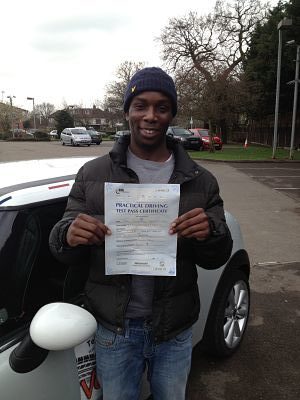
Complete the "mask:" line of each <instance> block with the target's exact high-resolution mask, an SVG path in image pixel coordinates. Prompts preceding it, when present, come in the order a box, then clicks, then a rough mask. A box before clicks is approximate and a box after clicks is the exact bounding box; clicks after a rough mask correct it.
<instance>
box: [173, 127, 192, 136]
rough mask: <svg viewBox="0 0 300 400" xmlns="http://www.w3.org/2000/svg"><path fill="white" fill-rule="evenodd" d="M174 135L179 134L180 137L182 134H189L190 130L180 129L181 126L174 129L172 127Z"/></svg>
mask: <svg viewBox="0 0 300 400" xmlns="http://www.w3.org/2000/svg"><path fill="white" fill-rule="evenodd" d="M174 135H175V136H181V137H184V136H191V132H190V131H188V130H186V129H183V128H182V129H181V128H178V129H177V128H176V129H174Z"/></svg>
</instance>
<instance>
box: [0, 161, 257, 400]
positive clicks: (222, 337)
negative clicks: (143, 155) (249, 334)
mask: <svg viewBox="0 0 300 400" xmlns="http://www.w3.org/2000/svg"><path fill="white" fill-rule="evenodd" d="M89 159H91V157H88V158H79V157H74V158H60V159H48V160H32V161H18V162H11V163H0V176H1V177H2V178H1V187H0V276H1V279H0V393H1V399H3V400H16V399H22V400H41V399H43V400H87V399H92V400H99V399H101V398H102V392H101V385H100V383H99V382H98V381H97V378H96V373H95V351H94V332H95V329H96V321H95V319H94V317H93V316H92V315H91V314H90V313H89V312H88V311H86V310H85V309H84V308H83V283H84V282H85V280H86V277H87V276H86V275H87V268H80V267H77V266H69V267H68V266H66V265H63V264H60V263H59V262H58V261H57V260H56V259H55V258H53V256H52V255H51V253H50V251H49V248H48V237H49V232H50V230H51V228H52V227H53V225H54V224H55V223H56V222H57V221H58V220H59V219H60V218H61V216H62V214H63V212H64V209H65V206H66V201H67V196H68V194H69V192H70V189H71V187H72V184H73V182H74V177H75V174H76V172H77V171H78V169H79V168H80V167H81V165H83V164H84V163H85V162H86V161H88V160H89ZM226 219H227V223H228V226H229V228H230V230H231V234H232V237H233V250H232V254H231V257H230V259H229V260H228V261H227V263H226V264H225V265H223V266H222V267H220V268H217V269H215V270H205V269H203V268H200V267H199V268H198V276H199V277H198V286H199V292H200V301H201V313H200V316H199V320H198V321H197V323H196V324H195V325H194V328H193V340H194V345H198V344H202V345H204V346H203V348H204V349H205V350H206V351H209V352H211V353H213V354H216V355H219V356H230V355H232V354H233V353H234V352H235V351H236V350H237V348H238V347H239V345H240V344H241V341H242V339H243V337H244V334H245V331H246V326H247V321H248V317H249V307H250V290H249V273H250V265H249V258H248V255H247V251H246V250H245V248H244V244H243V239H242V235H241V231H240V227H239V224H238V222H237V221H236V219H235V218H234V217H233V216H232V215H231V214H229V213H227V212H226ZM216 251H217V249H216ZM149 394H150V392H149V387H148V385H147V381H146V379H144V382H143V386H142V392H141V399H143V400H144V399H146V398H148V396H149Z"/></svg>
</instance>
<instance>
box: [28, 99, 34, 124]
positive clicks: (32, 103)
mask: <svg viewBox="0 0 300 400" xmlns="http://www.w3.org/2000/svg"><path fill="white" fill-rule="evenodd" d="M27 100H32V112H33V128H34V129H36V122H35V108H34V97H27Z"/></svg>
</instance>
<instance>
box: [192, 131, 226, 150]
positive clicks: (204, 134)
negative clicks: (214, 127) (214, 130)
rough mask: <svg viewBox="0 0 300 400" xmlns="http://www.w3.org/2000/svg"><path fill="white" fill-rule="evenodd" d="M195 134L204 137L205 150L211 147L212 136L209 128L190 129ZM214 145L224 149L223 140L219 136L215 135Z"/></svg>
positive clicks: (218, 148) (217, 148) (216, 147)
mask: <svg viewBox="0 0 300 400" xmlns="http://www.w3.org/2000/svg"><path fill="white" fill-rule="evenodd" d="M189 130H190V131H191V132H193V134H194V135H195V136H199V137H201V139H202V143H203V147H202V149H203V150H208V149H209V147H210V137H209V130H208V129H204V128H193V129H189ZM213 142H214V147H215V149H216V150H222V147H223V142H222V139H221V138H220V137H219V136H216V135H214V136H213Z"/></svg>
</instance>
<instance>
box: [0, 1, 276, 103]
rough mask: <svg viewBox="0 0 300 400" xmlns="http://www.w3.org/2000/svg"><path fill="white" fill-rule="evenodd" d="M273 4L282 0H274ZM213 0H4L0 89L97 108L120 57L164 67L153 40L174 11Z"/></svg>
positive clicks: (209, 5) (201, 10)
mask: <svg viewBox="0 0 300 400" xmlns="http://www.w3.org/2000/svg"><path fill="white" fill-rule="evenodd" d="M271 3H272V4H276V3H277V1H276V0H274V1H271ZM214 4H215V1H214V0H180V1H179V0H171V1H170V0H151V1H148V2H147V1H141V0H51V1H50V0H26V1H24V0H9V1H6V0H2V1H1V7H0V10H1V11H0V37H1V53H0V54H1V61H0V91H1V93H0V95H1V98H0V99H1V100H2V99H3V100H4V101H7V100H8V99H7V96H16V98H14V99H13V104H14V105H16V106H19V107H22V108H25V109H28V110H31V109H32V101H28V100H26V98H27V97H34V98H35V104H40V103H43V102H48V103H52V104H54V105H55V107H56V108H59V107H60V106H62V104H63V102H66V103H67V104H69V105H70V104H77V105H82V106H83V107H92V105H93V103H94V102H95V101H96V100H100V101H101V100H102V99H103V96H104V92H105V86H106V85H107V84H108V83H109V82H110V81H112V80H114V78H115V72H116V69H117V67H118V66H119V65H120V63H121V62H123V61H126V60H128V61H143V62H145V63H146V65H147V66H162V61H161V59H160V52H161V47H160V44H159V43H158V42H157V41H155V40H154V39H155V38H156V37H158V36H159V35H160V33H161V30H162V29H163V28H164V27H165V26H167V24H168V21H169V19H170V18H171V17H181V16H183V15H185V14H187V12H189V11H197V12H198V14H202V15H204V14H207V13H209V12H211V11H212V9H213V6H214Z"/></svg>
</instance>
